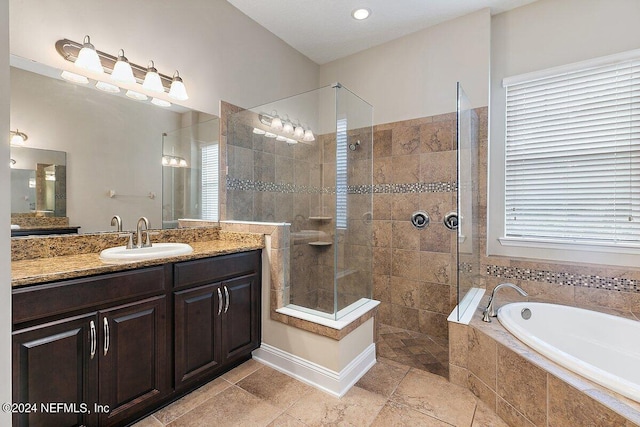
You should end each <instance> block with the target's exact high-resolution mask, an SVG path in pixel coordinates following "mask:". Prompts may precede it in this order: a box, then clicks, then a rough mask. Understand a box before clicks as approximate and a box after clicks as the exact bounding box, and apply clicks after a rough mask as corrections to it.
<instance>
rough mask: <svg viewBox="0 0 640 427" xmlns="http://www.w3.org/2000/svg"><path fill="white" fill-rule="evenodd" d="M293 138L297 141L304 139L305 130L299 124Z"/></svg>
mask: <svg viewBox="0 0 640 427" xmlns="http://www.w3.org/2000/svg"><path fill="white" fill-rule="evenodd" d="M293 136H294V137H295V138H296V139H302V138H303V137H304V128H303V127H302V126H300V125H299V124H298V125H297V126H296V128H295V130H294V131H293Z"/></svg>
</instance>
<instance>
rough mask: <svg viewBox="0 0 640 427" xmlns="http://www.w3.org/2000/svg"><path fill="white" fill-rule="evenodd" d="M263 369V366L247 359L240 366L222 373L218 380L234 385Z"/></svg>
mask: <svg viewBox="0 0 640 427" xmlns="http://www.w3.org/2000/svg"><path fill="white" fill-rule="evenodd" d="M263 367H264V365H263V364H262V363H260V362H256V361H255V360H253V359H249V360H247V361H246V362H244V363H243V364H242V365H239V366H236V367H235V368H233V369H232V370H230V371H229V372H226V373H224V374H223V375H222V377H220V378H223V379H225V380H227V381H229V382H230V383H232V384H235V383H237V382H238V381H240V380H242V379H243V378H244V377H246V376H248V375H251V374H252V373H254V372H255V371H257V370H258V369H262V368H263Z"/></svg>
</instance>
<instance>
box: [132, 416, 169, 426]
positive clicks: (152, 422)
mask: <svg viewBox="0 0 640 427" xmlns="http://www.w3.org/2000/svg"><path fill="white" fill-rule="evenodd" d="M131 427H164V423H162V422H160V421H158V420H157V419H156V418H155V417H154V416H149V417H147V418H144V419H143V420H141V421H138V422H137V423H135V424H133V425H132V426H131Z"/></svg>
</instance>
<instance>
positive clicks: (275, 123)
mask: <svg viewBox="0 0 640 427" xmlns="http://www.w3.org/2000/svg"><path fill="white" fill-rule="evenodd" d="M283 127H284V125H283V124H282V120H281V119H280V117H278V115H277V114H276V115H275V116H274V117H273V118H272V119H271V129H273V130H275V131H276V132H278V131H281V130H282V128H283Z"/></svg>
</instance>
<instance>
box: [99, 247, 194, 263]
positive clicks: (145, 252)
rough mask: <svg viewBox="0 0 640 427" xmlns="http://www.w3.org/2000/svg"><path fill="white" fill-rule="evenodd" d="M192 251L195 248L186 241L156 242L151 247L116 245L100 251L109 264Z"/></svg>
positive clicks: (103, 260) (164, 256) (101, 257)
mask: <svg viewBox="0 0 640 427" xmlns="http://www.w3.org/2000/svg"><path fill="white" fill-rule="evenodd" d="M191 252H193V248H192V247H191V246H189V245H187V244H186V243H154V244H153V246H151V247H150V248H134V249H127V247H126V246H116V247H114V248H109V249H105V250H103V251H102V252H100V259H101V260H102V262H105V263H107V264H120V263H123V262H133V261H144V260H147V259H155V258H168V257H173V256H178V255H187V254H190V253H191Z"/></svg>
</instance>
